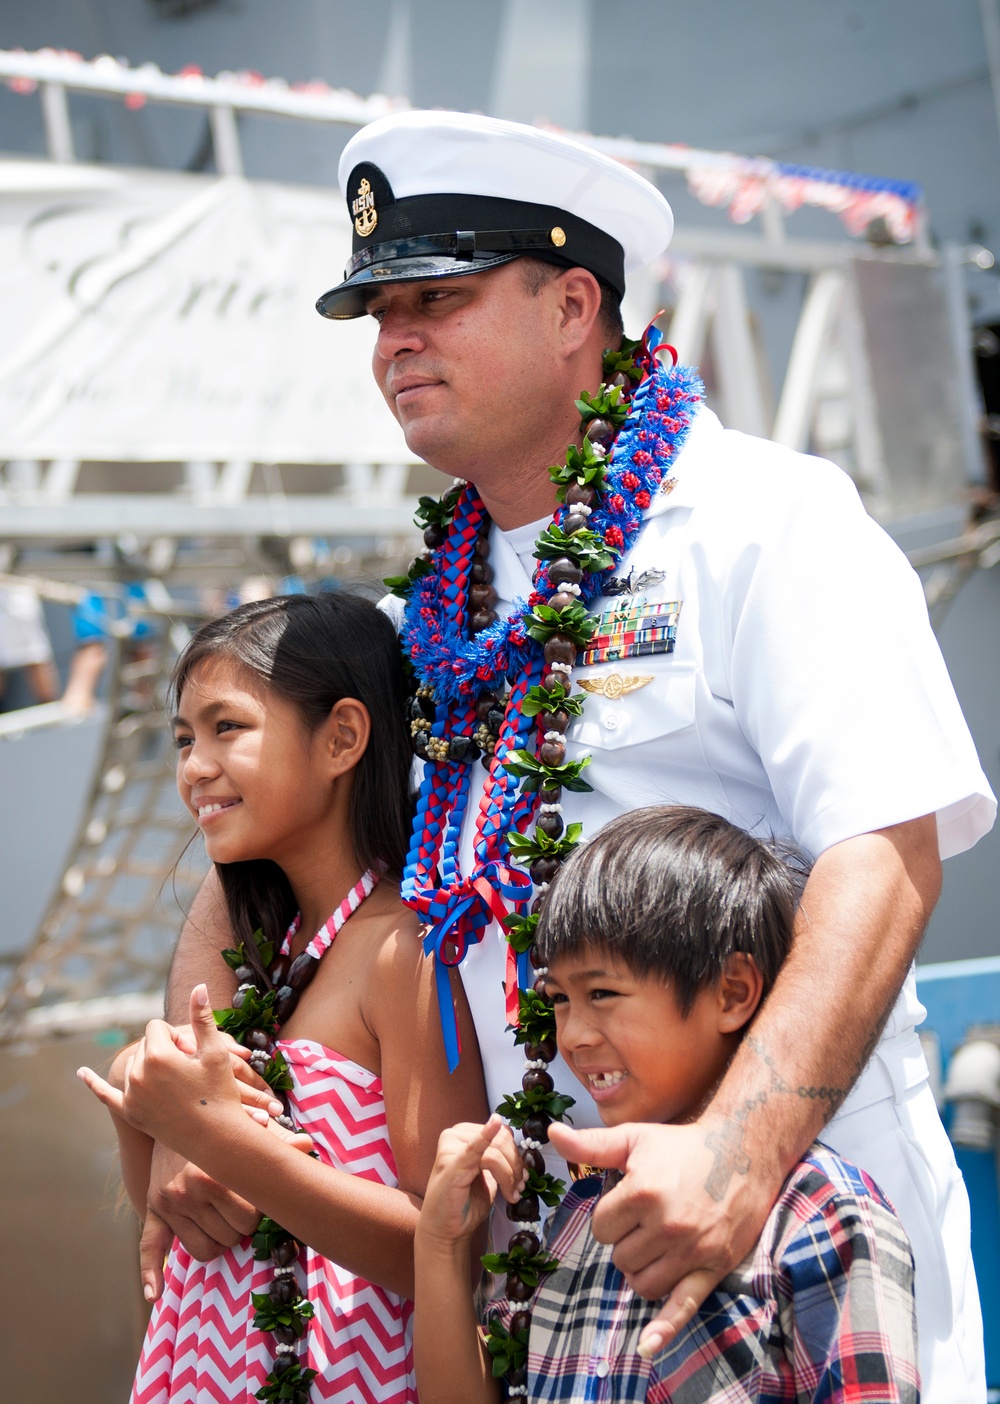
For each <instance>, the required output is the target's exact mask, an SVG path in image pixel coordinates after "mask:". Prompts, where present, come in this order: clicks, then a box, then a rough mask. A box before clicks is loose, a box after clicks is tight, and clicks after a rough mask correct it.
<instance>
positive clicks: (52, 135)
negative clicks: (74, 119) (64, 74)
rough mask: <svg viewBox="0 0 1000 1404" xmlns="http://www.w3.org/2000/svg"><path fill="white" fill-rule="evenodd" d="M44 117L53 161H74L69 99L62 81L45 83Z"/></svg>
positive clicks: (47, 141)
mask: <svg viewBox="0 0 1000 1404" xmlns="http://www.w3.org/2000/svg"><path fill="white" fill-rule="evenodd" d="M41 93H42V119H43V120H44V122H45V144H46V146H47V147H48V152H49V155H50V156H51V157H52V160H53V161H74V160H75V159H76V157H75V155H74V153H73V128H72V127H71V126H70V120H69V100H68V98H67V97H66V89H65V88H64V87H63V85H62V84H61V83H43V84H42V88H41Z"/></svg>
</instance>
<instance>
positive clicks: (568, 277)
mask: <svg viewBox="0 0 1000 1404" xmlns="http://www.w3.org/2000/svg"><path fill="white" fill-rule="evenodd" d="M547 286H548V288H549V289H551V291H552V293H553V294H554V295H556V296H558V298H559V318H560V320H559V335H560V339H561V341H562V348H563V352H564V354H565V355H567V356H572V355H574V354H575V353H576V352H577V351H579V350H580V349H581V348H582V347H583V346H585V345H586V344H587V342H588V341H589V340H590V338H591V336H592V335H593V332H594V328H595V325H596V323H597V320H598V317H599V316H600V312H601V285H600V283H599V282H598V281H597V279H596V278H595V277H594V275H593V273H591V272H589V271H588V270H587V269H586V268H567V269H566V271H565V273H560V275H559V277H558V278H553V280H552V282H551V283H549V284H548V285H547Z"/></svg>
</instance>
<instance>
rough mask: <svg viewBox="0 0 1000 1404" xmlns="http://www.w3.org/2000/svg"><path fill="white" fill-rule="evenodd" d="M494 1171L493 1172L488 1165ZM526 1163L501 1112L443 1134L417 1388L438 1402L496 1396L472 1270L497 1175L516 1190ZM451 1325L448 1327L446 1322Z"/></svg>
mask: <svg viewBox="0 0 1000 1404" xmlns="http://www.w3.org/2000/svg"><path fill="white" fill-rule="evenodd" d="M491 1169H493V1170H495V1171H496V1175H495V1177H494V1175H493V1174H491V1173H490V1170H491ZM522 1175H523V1167H522V1165H521V1162H520V1160H519V1158H518V1156H517V1152H516V1151H515V1149H514V1144H513V1140H512V1138H511V1135H510V1132H509V1131H508V1130H507V1128H506V1127H505V1126H504V1125H503V1123H502V1122H501V1120H500V1118H499V1117H498V1116H491V1117H490V1119H489V1121H488V1122H487V1123H486V1125H485V1126H469V1125H462V1126H454V1127H452V1128H451V1130H449V1131H444V1132H442V1134H441V1139H440V1141H439V1142H438V1150H437V1159H436V1160H435V1162H434V1169H433V1171H432V1172H431V1178H430V1182H429V1183H428V1186H427V1195H426V1198H425V1199H424V1203H423V1208H422V1209H421V1211H420V1222H419V1223H418V1225H417V1233H416V1239H415V1241H414V1259H415V1271H416V1293H417V1294H416V1299H415V1300H416V1309H415V1312H414V1317H413V1352H414V1361H415V1364H416V1371H417V1389H418V1391H419V1392H420V1394H421V1396H422V1397H423V1398H425V1399H433V1400H434V1401H435V1404H496V1401H498V1400H499V1399H500V1384H499V1381H498V1380H495V1379H494V1378H493V1373H492V1370H491V1367H490V1362H489V1356H488V1353H487V1351H486V1348H485V1346H484V1345H483V1340H482V1336H481V1334H480V1331H479V1323H478V1321H477V1320H476V1313H475V1308H474V1306H473V1300H472V1296H471V1294H470V1292H469V1274H470V1270H471V1258H472V1251H473V1243H474V1240H475V1237H476V1230H477V1228H478V1227H479V1226H480V1224H482V1223H484V1222H485V1221H486V1218H487V1216H488V1215H489V1211H490V1205H491V1203H492V1201H493V1197H494V1195H495V1193H496V1187H497V1181H498V1180H499V1181H500V1182H501V1184H504V1181H505V1180H506V1185H505V1190H506V1193H507V1194H508V1196H509V1197H510V1198H516V1197H517V1193H518V1191H517V1189H515V1188H514V1185H513V1183H512V1181H511V1177H512V1176H517V1180H516V1183H517V1184H519V1183H520V1180H521V1177H522ZM443 1322H446V1323H447V1329H444V1330H442V1323H443Z"/></svg>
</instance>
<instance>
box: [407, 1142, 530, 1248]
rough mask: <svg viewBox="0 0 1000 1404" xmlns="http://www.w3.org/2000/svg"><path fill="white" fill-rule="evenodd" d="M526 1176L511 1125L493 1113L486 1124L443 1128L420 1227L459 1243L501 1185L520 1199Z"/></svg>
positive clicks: (424, 1232) (480, 1218) (480, 1219)
mask: <svg viewBox="0 0 1000 1404" xmlns="http://www.w3.org/2000/svg"><path fill="white" fill-rule="evenodd" d="M526 1178H527V1171H526V1170H525V1168H524V1165H523V1162H522V1161H521V1157H520V1155H519V1154H518V1151H517V1147H516V1146H515V1144H514V1138H513V1136H512V1135H511V1133H510V1128H509V1127H508V1126H506V1125H505V1124H504V1123H503V1122H502V1121H501V1119H500V1117H499V1116H497V1115H496V1114H494V1115H493V1116H491V1117H490V1119H489V1121H487V1123H486V1125H485V1126H476V1125H473V1124H472V1123H470V1122H463V1123H461V1125H459V1126H452V1127H450V1128H449V1129H448V1130H447V1131H442V1133H441V1136H440V1139H439V1140H438V1150H437V1158H436V1159H435V1161H434V1168H433V1170H432V1171H431V1177H430V1180H429V1181H428V1184H427V1193H426V1195H425V1196H424V1202H423V1206H422V1208H421V1210H420V1224H419V1227H418V1229H417V1232H418V1233H419V1234H420V1235H421V1236H422V1237H424V1238H425V1239H437V1240H440V1241H441V1242H443V1243H448V1244H456V1243H461V1242H464V1241H465V1240H466V1239H468V1238H471V1236H472V1235H473V1233H475V1231H476V1229H477V1228H479V1226H480V1224H482V1223H483V1222H484V1220H485V1219H486V1217H487V1215H488V1214H489V1212H490V1208H491V1206H492V1204H493V1201H494V1199H495V1198H496V1195H497V1191H498V1190H499V1191H500V1193H501V1194H502V1195H503V1197H504V1198H505V1199H507V1200H509V1201H510V1202H511V1203H515V1202H516V1201H517V1200H518V1199H520V1197H521V1189H522V1188H523V1185H524V1182H525V1180H526Z"/></svg>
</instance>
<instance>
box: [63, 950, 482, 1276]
mask: <svg viewBox="0 0 1000 1404" xmlns="http://www.w3.org/2000/svg"><path fill="white" fill-rule="evenodd" d="M372 971H373V973H372V975H371V978H370V979H369V981H368V984H369V985H370V987H371V990H372V998H371V1003H372V1004H373V1005H374V1006H376V1009H377V1012H375V1013H373V1015H372V1017H371V1020H370V1023H371V1026H372V1027H373V1028H374V1030H375V1032H376V1035H377V1037H378V1039H379V1043H380V1050H381V1059H382V1082H383V1093H384V1097H385V1105H386V1115H387V1120H388V1129H389V1139H390V1143H391V1145H392V1147H393V1154H394V1157H395V1159H396V1164H397V1172H398V1176H399V1188H398V1189H393V1188H390V1187H389V1186H387V1185H381V1184H377V1183H374V1182H372V1181H370V1180H365V1179H362V1178H360V1177H359V1176H355V1175H351V1174H349V1173H345V1172H343V1171H339V1170H335V1169H333V1168H331V1167H330V1166H327V1165H322V1164H320V1163H319V1162H318V1161H316V1160H314V1159H312V1158H311V1157H308V1156H303V1155H301V1154H300V1153H299V1152H298V1151H296V1150H294V1149H291V1148H289V1147H288V1146H287V1145H284V1144H282V1143H281V1142H280V1141H278V1140H276V1138H274V1137H273V1136H271V1135H270V1134H269V1133H268V1132H267V1131H266V1130H265V1128H264V1127H263V1126H260V1125H258V1124H256V1123H255V1122H254V1121H253V1120H251V1118H250V1117H248V1116H247V1115H246V1114H245V1112H243V1111H241V1109H240V1105H239V1093H238V1091H237V1089H236V1084H235V1082H234V1079H233V1076H232V1071H231V1068H230V1064H229V1057H228V1054H227V1053H226V1052H225V1048H224V1045H223V1043H222V1041H221V1039H220V1036H219V1033H218V1030H217V1029H216V1027H215V1023H214V1020H213V1018H212V1012H211V1009H210V1007H209V1005H208V1002H207V1000H208V997H207V991H206V990H205V988H204V986H200V987H198V989H197V990H196V991H195V992H194V993H193V995H192V1008H191V1022H192V1026H193V1028H194V1033H195V1038H196V1044H197V1052H196V1053H195V1054H194V1055H193V1056H189V1055H187V1054H185V1053H183V1052H182V1051H181V1050H180V1049H178V1048H177V1046H176V1044H175V1042H174V1040H173V1038H172V1037H171V1031H170V1029H169V1026H168V1025H166V1024H163V1023H162V1022H159V1021H154V1023H152V1024H150V1026H149V1028H148V1029H147V1033H146V1040H145V1044H144V1046H143V1048H142V1049H141V1050H140V1051H139V1052H138V1053H137V1055H136V1058H135V1060H134V1062H133V1064H132V1069H131V1073H130V1076H129V1078H128V1084H127V1087H126V1091H125V1094H124V1097H122V1096H121V1095H120V1094H117V1093H115V1091H114V1089H112V1088H110V1087H109V1086H108V1084H106V1083H104V1082H103V1081H102V1080H101V1079H99V1078H97V1077H96V1075H95V1074H93V1073H90V1072H89V1070H81V1075H82V1076H83V1077H84V1080H85V1081H86V1082H87V1083H88V1085H89V1086H90V1087H91V1088H92V1090H93V1091H94V1092H95V1093H96V1094H97V1095H98V1096H99V1097H100V1098H101V1100H102V1101H104V1102H105V1104H106V1105H108V1106H109V1107H110V1108H111V1109H112V1111H116V1110H117V1111H118V1113H119V1115H124V1116H126V1117H127V1118H128V1120H129V1121H130V1122H131V1124H132V1125H133V1126H134V1127H137V1128H138V1129H139V1130H141V1131H144V1132H146V1133H147V1134H149V1135H152V1136H154V1137H155V1138H156V1139H157V1140H158V1141H161V1142H164V1143H165V1144H167V1145H169V1146H170V1147H171V1148H172V1149H173V1150H175V1151H177V1152H178V1153H179V1154H181V1155H183V1156H185V1157H186V1158H187V1159H189V1160H191V1161H192V1162H193V1163H194V1164H196V1165H198V1166H200V1167H201V1169H202V1170H203V1171H205V1173H206V1174H208V1175H210V1176H212V1178H213V1179H216V1180H219V1181H220V1182H221V1183H224V1184H225V1185H226V1186H227V1187H228V1188H229V1189H230V1190H232V1191H234V1192H235V1193H236V1194H238V1195H240V1196H242V1197H243V1198H245V1199H247V1200H249V1201H250V1202H251V1203H253V1204H256V1205H257V1206H258V1207H259V1208H260V1209H261V1210H262V1211H263V1212H264V1213H265V1214H267V1215H268V1216H269V1217H271V1218H273V1219H276V1220H277V1221H278V1222H279V1223H280V1224H282V1226H283V1227H285V1228H287V1229H288V1231H289V1232H290V1233H292V1234H294V1235H295V1237H296V1238H298V1239H300V1240H301V1241H302V1242H304V1243H308V1244H310V1246H311V1247H313V1248H314V1249H316V1251H317V1252H320V1253H322V1254H323V1255H324V1256H325V1257H329V1258H332V1259H333V1260H334V1261H336V1262H338V1263H340V1264H341V1265H342V1266H343V1267H345V1268H347V1269H348V1271H350V1272H354V1273H356V1274H357V1275H358V1276H360V1277H363V1278H365V1279H366V1280H367V1281H370V1282H375V1283H378V1284H379V1285H380V1286H382V1287H385V1288H387V1289H388V1290H389V1291H392V1292H396V1293H398V1294H399V1295H401V1296H406V1297H410V1298H412V1296H413V1235H414V1232H415V1229H416V1223H417V1217H418V1212H419V1202H420V1198H421V1196H422V1194H423V1190H424V1186H425V1184H426V1179H427V1176H428V1174H429V1173H430V1167H431V1163H432V1161H433V1147H434V1145H436V1143H437V1137H438V1135H439V1134H440V1132H441V1130H442V1129H443V1128H444V1127H445V1126H447V1125H449V1124H450V1123H451V1122H453V1121H456V1120H459V1119H461V1118H466V1119H468V1118H469V1117H478V1118H479V1119H480V1120H481V1119H482V1116H483V1112H484V1108H485V1093H484V1091H483V1086H482V1075H481V1072H480V1068H479V1062H478V1056H477V1050H476V1043H475V1035H474V1032H473V1029H472V1024H471V1019H470V1018H469V1016H468V1013H467V1010H464V1011H463V1012H462V1016H461V1019H462V1032H463V1042H464V1044H465V1046H466V1055H465V1057H464V1058H463V1067H462V1068H460V1069H459V1071H458V1072H456V1074H455V1075H454V1077H453V1078H451V1079H449V1075H448V1071H447V1067H446V1063H445V1057H444V1049H443V1044H442V1039H441V1034H440V1029H439V1027H438V1023H437V1008H436V1002H435V995H434V986H433V969H432V968H431V966H430V962H429V961H426V960H424V958H423V954H422V951H421V948H420V944H419V942H418V941H416V940H415V939H414V938H413V937H412V936H411V935H409V934H408V933H407V934H405V935H400V936H398V937H394V938H392V939H390V940H389V941H387V942H386V943H384V948H383V950H382V951H381V952H380V954H379V957H378V959H377V960H376V961H375V962H374V965H373V967H372ZM459 993H460V986H459ZM199 997H200V999H201V1000H202V1001H203V1002H201V1003H199V1002H197V998H199Z"/></svg>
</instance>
